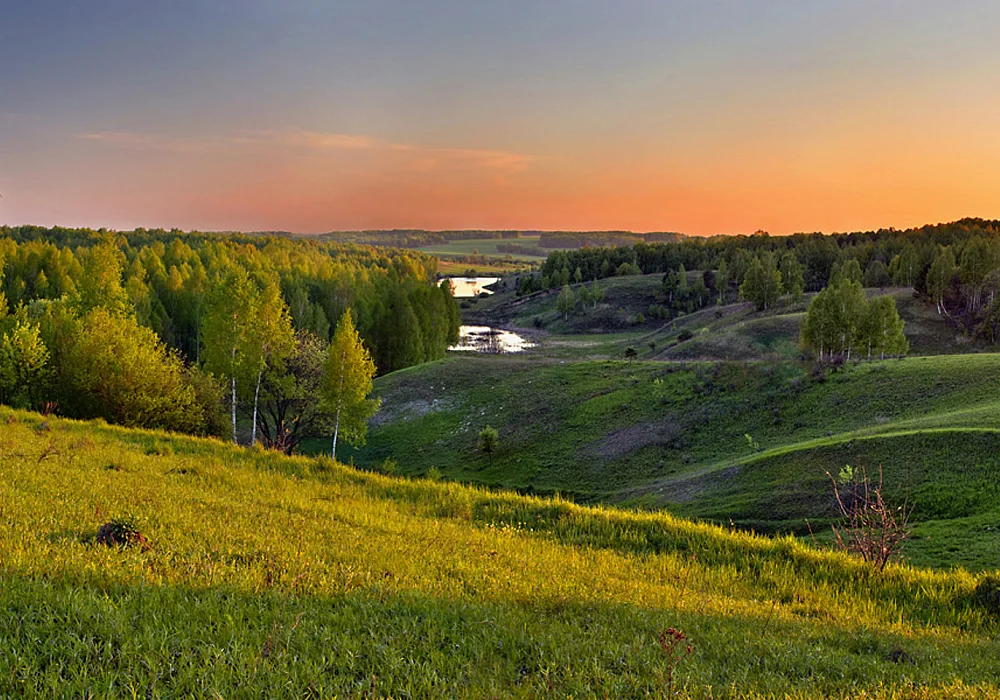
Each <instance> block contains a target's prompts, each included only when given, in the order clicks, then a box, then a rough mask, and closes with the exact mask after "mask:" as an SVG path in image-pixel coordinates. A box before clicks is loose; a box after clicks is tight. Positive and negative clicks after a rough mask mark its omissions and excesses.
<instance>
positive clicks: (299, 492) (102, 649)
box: [0, 409, 1000, 698]
mask: <svg viewBox="0 0 1000 700" xmlns="http://www.w3.org/2000/svg"><path fill="white" fill-rule="evenodd" d="M0 421H4V422H3V423H2V424H0V425H2V426H3V430H2V433H0V459H2V471H0V605H2V607H3V609H4V610H5V611H7V612H8V614H7V615H4V616H0V695H11V696H18V697H53V696H74V697H75V696H88V695H93V696H102V697H132V696H138V695H142V696H147V697H148V696H154V697H155V696H160V695H163V696H175V695H189V696H198V697H204V696H215V695H216V694H218V695H221V696H224V697H229V696H240V697H244V696H245V697H261V696H270V697H275V696H285V697H375V696H379V697H441V696H448V697H484V696H486V697H490V696H515V697H537V696H539V695H542V694H555V695H560V696H565V695H573V696H579V697H590V696H597V697H605V696H611V697H648V696H663V695H664V694H665V693H666V689H667V685H666V684H667V662H666V659H665V658H664V655H663V653H662V651H661V650H660V647H659V645H658V644H657V635H658V634H659V633H660V632H661V631H663V630H665V629H666V628H667V627H670V626H673V627H676V628H679V629H682V630H683V631H684V632H685V633H686V634H687V635H689V636H690V637H691V640H692V642H693V653H692V654H691V655H690V656H689V657H687V658H685V659H684V660H683V661H681V662H680V664H679V665H678V666H677V669H676V672H675V689H679V691H680V693H679V695H680V696H681V697H715V698H719V697H756V696H760V697H908V698H909V697H927V698H930V697H946V696H950V697H970V698H971V697H991V696H995V695H997V691H998V689H997V684H996V677H995V670H996V661H995V659H996V656H997V652H998V651H1000V648H998V643H997V641H996V635H997V632H998V628H997V624H996V621H994V620H991V619H989V618H988V616H987V615H986V614H985V613H984V612H983V611H982V610H981V609H980V608H978V607H977V605H976V604H975V602H974V600H973V596H972V592H973V589H974V586H975V585H976V579H975V577H973V576H971V575H969V574H967V573H963V572H952V573H935V572H931V571H925V570H917V569H910V568H904V567H895V566H894V567H890V569H889V570H888V571H887V572H886V573H885V575H883V576H876V575H873V574H872V573H871V572H870V571H869V570H868V569H867V568H865V567H864V566H862V565H860V564H858V563H857V562H854V561H851V560H849V559H847V558H844V557H842V556H838V555H831V554H824V553H820V552H817V551H814V550H811V549H809V548H808V547H806V546H803V545H801V544H799V543H797V542H795V541H793V540H789V539H779V540H769V539H764V538H758V537H752V536H749V535H745V534H740V533H731V532H725V531H723V530H720V529H718V528H715V527H711V526H705V525H696V524H692V523H688V522H685V521H681V520H676V519H674V518H671V517H669V516H666V515H642V514H630V513H623V512H618V511H614V510H603V509H594V508H584V507H580V506H575V505H572V504H569V503H566V502H562V501H558V500H543V499H537V498H528V497H521V496H515V495H509V494H497V493H490V492H488V491H482V490H475V489H471V488H467V487H462V486H458V485H454V484H439V483H430V482H419V481H413V482H411V481H406V480H400V479H391V478H386V477H382V476H378V475H372V474H364V473H360V472H355V471H353V470H349V469H345V468H342V467H339V466H334V465H332V464H331V463H329V462H324V461H316V460H306V459H295V460H290V459H285V458H282V457H279V456H276V455H272V454H266V453H257V452H250V451H245V450H240V449H237V448H233V447H230V446H226V445H222V444H219V443H213V442H210V441H202V440H196V439H189V438H170V437H168V436H164V435H160V434H156V433H148V432H139V431H127V430H120V429H115V428H110V427H107V426H100V425H88V424H80V423H75V422H70V421H60V420H52V421H49V422H47V423H45V424H44V425H43V422H42V419H41V418H39V417H38V416H34V415H30V414H24V413H12V412H10V411H7V410H6V409H0ZM125 514H131V516H132V517H134V518H135V520H136V522H138V523H139V524H140V529H141V530H142V532H143V533H144V534H145V535H146V536H147V537H148V538H149V540H150V542H151V547H150V548H149V549H148V550H140V549H138V548H126V549H115V548H107V547H103V546H100V545H96V544H94V543H93V542H92V536H93V533H94V532H95V531H96V529H97V527H98V525H100V524H101V523H103V522H105V521H107V520H110V519H112V518H115V517H121V516H123V515H125Z"/></svg>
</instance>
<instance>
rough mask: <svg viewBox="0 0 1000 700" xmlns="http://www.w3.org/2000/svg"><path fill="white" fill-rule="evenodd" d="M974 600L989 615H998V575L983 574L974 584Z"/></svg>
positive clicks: (999, 612) (999, 594)
mask: <svg viewBox="0 0 1000 700" xmlns="http://www.w3.org/2000/svg"><path fill="white" fill-rule="evenodd" d="M976 602H977V603H978V604H979V605H981V606H982V607H983V608H985V609H986V611H987V612H989V613H990V615H994V616H996V617H1000V576H985V577H983V579H982V580H980V582H979V584H978V585H977V586H976Z"/></svg>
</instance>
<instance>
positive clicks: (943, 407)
mask: <svg viewBox="0 0 1000 700" xmlns="http://www.w3.org/2000/svg"><path fill="white" fill-rule="evenodd" d="M376 391H377V392H378V393H380V394H381V396H382V397H383V409H382V412H381V413H380V414H379V415H378V416H377V418H376V422H375V424H374V425H373V426H372V428H371V431H370V434H369V439H368V444H367V445H366V446H365V447H364V448H362V449H361V450H360V451H358V452H356V453H355V456H354V459H355V460H356V461H357V463H358V464H359V465H364V466H368V467H370V468H379V467H380V465H381V463H382V462H383V461H384V460H386V459H392V460H394V461H395V462H396V463H398V469H399V470H400V471H401V472H403V473H407V474H422V473H425V472H426V471H427V470H429V469H430V468H431V467H432V466H433V467H437V468H438V469H439V470H440V471H441V472H442V473H443V474H444V475H446V476H447V477H448V478H451V479H457V480H460V481H466V482H471V483H478V484H486V485H492V486H503V487H506V488H516V489H520V490H522V491H526V492H542V493H555V492H559V493H562V494H564V495H569V496H572V497H574V498H576V499H578V500H581V501H583V502H604V503H617V504H630V505H635V506H641V507H646V508H666V509H667V510H670V511H672V512H675V513H680V514H683V515H685V516H691V517H700V518H708V519H712V520H715V521H717V522H721V523H729V522H733V523H735V524H736V525H740V526H745V527H752V528H754V529H756V530H758V531H765V532H776V531H784V532H787V531H793V532H796V533H799V534H802V535H805V534H807V524H806V519H807V518H808V519H810V520H811V521H812V522H813V523H814V525H815V526H816V527H818V528H819V527H822V529H823V530H825V526H824V524H825V523H826V522H827V521H828V519H829V518H830V517H832V516H834V515H835V511H834V503H833V502H832V499H831V491H830V483H829V480H828V477H827V475H826V472H827V471H829V472H831V473H834V474H836V473H837V471H838V470H839V469H840V468H841V467H842V466H843V465H844V464H852V465H855V466H858V467H861V466H864V467H866V468H869V469H872V470H875V471H877V469H878V467H879V466H882V467H883V468H884V470H885V475H886V479H887V481H888V482H889V483H890V485H891V486H892V488H893V489H895V490H896V491H895V493H896V495H898V496H900V498H901V497H902V495H901V493H902V490H903V489H904V487H905V486H906V485H907V484H908V488H909V492H910V495H911V499H912V500H914V501H915V503H916V508H915V510H914V517H915V518H916V519H917V520H918V521H919V524H918V526H917V529H916V538H915V539H914V540H913V541H912V542H909V543H908V544H907V549H906V553H907V555H908V556H909V557H910V558H911V560H913V561H915V562H918V563H921V564H927V565H935V566H948V565H953V564H959V563H960V564H962V565H964V566H969V567H973V568H980V569H982V568H994V567H996V566H997V563H998V562H1000V531H998V530H997V528H995V527H994V523H995V522H996V521H997V518H998V517H1000V489H998V488H997V486H996V484H997V483H998V477H1000V473H998V471H997V466H996V462H995V459H994V458H993V455H995V454H996V452H997V450H998V449H1000V432H998V429H997V425H998V424H1000V400H998V398H997V397H998V396H1000V362H998V361H997V358H996V355H988V354H983V355H953V356H939V357H923V358H907V359H903V360H893V361H886V362H877V363H863V364H860V365H852V366H849V367H846V368H844V369H842V370H839V371H836V372H827V373H820V374H815V373H813V372H812V371H809V370H807V369H806V368H804V367H802V366H801V365H799V364H795V363H780V364H764V363H735V362H728V363H718V362H695V363H663V362H636V363H634V364H629V363H627V362H624V361H607V360H604V361H599V360H598V361H577V362H566V361H563V360H559V359H552V358H545V357H543V356H539V355H535V356H530V355H527V356H524V357H518V356H477V357H452V358H449V359H447V360H444V361H441V362H437V363H431V364H427V365H422V366H420V367H415V368H410V369H408V370H404V371H402V372H396V373H393V374H391V375H388V376H386V377H383V378H381V379H379V380H378V381H377V383H376ZM485 425H491V426H493V427H495V428H497V429H498V430H499V432H500V436H501V448H500V450H499V452H498V453H497V454H496V455H495V456H494V457H493V458H492V460H488V459H487V457H486V455H483V454H480V453H478V452H477V450H476V436H477V434H478V431H479V430H480V429H481V428H482V427H483V426H485ZM745 435H750V436H751V437H752V439H753V440H754V441H756V443H758V444H759V446H760V447H759V450H756V451H755V450H753V449H752V448H751V447H749V446H748V441H747V439H746V438H745ZM973 534H974V535H975V537H974V538H973V537H971V535H973ZM957 542H961V543H962V546H961V547H956V546H955V545H956V543H957Z"/></svg>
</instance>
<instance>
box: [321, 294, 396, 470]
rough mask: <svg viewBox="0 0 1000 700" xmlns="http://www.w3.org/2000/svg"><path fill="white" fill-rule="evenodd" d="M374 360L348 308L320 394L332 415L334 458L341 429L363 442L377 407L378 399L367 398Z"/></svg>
mask: <svg viewBox="0 0 1000 700" xmlns="http://www.w3.org/2000/svg"><path fill="white" fill-rule="evenodd" d="M374 376H375V363H374V362H373V361H372V358H371V355H370V354H369V353H368V349H367V348H365V346H364V344H363V343H362V342H361V338H360V336H358V331H357V330H356V329H355V327H354V321H353V320H352V318H351V311H350V309H348V310H347V311H345V312H344V315H343V316H341V317H340V321H338V322H337V328H336V330H335V331H334V332H333V339H332V340H331V341H330V347H329V349H328V350H327V355H326V361H325V362H324V364H323V380H322V383H321V385H320V395H321V397H322V399H323V401H324V403H325V404H326V410H327V411H329V412H330V413H331V414H332V415H333V447H332V448H331V450H330V456H331V458H332V459H334V460H336V459H337V439H338V436H339V435H340V433H341V431H343V433H344V437H345V439H346V440H347V441H348V442H350V443H351V444H357V443H358V442H363V441H364V438H365V434H366V433H367V432H368V418H369V417H370V416H371V415H372V414H373V413H375V411H377V410H378V407H379V405H380V404H381V399H370V398H368V395H369V394H370V393H371V390H372V379H373V378H374Z"/></svg>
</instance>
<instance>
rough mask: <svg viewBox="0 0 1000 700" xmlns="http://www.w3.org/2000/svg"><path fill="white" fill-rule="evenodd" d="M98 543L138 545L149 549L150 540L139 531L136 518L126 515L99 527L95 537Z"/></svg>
mask: <svg viewBox="0 0 1000 700" xmlns="http://www.w3.org/2000/svg"><path fill="white" fill-rule="evenodd" d="M94 541H95V542H96V543H97V544H103V545H105V546H107V547H130V546H138V547H139V548H140V549H149V547H150V545H149V540H148V539H146V537H145V535H143V534H142V533H141V532H139V528H138V525H137V521H136V518H134V517H133V516H131V515H125V516H123V517H120V518H114V519H112V520H110V521H108V522H106V523H104V524H103V525H101V526H100V527H99V528H98V529H97V535H96V536H95V538H94Z"/></svg>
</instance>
